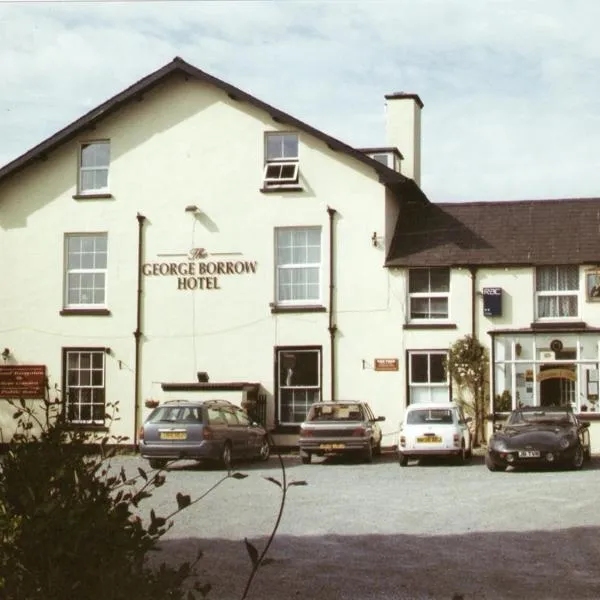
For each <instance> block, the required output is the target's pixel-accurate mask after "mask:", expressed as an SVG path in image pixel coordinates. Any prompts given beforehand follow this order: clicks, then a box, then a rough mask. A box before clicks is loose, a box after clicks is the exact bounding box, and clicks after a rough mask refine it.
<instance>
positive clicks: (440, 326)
mask: <svg viewBox="0 0 600 600" xmlns="http://www.w3.org/2000/svg"><path fill="white" fill-rule="evenodd" d="M402 329H457V325H456V323H405V324H404V325H403V326H402Z"/></svg>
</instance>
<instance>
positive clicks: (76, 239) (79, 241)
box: [65, 233, 107, 308]
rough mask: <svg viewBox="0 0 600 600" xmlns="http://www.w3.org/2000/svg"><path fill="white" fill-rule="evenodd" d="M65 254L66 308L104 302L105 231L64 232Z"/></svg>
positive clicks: (91, 305)
mask: <svg viewBox="0 0 600 600" xmlns="http://www.w3.org/2000/svg"><path fill="white" fill-rule="evenodd" d="M65 255H66V261H65V266H66V272H65V306H66V308H90V307H91V308H97V307H99V306H102V307H103V306H105V305H106V264H107V234H106V233H77V234H68V235H66V236H65Z"/></svg>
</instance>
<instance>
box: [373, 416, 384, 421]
mask: <svg viewBox="0 0 600 600" xmlns="http://www.w3.org/2000/svg"><path fill="white" fill-rule="evenodd" d="M375 421H385V417H377V418H376V419H375Z"/></svg>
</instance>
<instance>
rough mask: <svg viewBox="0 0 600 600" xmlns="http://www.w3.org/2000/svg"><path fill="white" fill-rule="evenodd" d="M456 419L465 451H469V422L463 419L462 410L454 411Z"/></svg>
mask: <svg viewBox="0 0 600 600" xmlns="http://www.w3.org/2000/svg"><path fill="white" fill-rule="evenodd" d="M456 417H457V421H458V426H459V428H460V433H461V436H462V439H463V440H464V442H465V449H466V450H467V451H469V450H471V430H470V429H469V421H468V420H467V419H466V418H465V414H464V412H463V411H462V408H458V409H456Z"/></svg>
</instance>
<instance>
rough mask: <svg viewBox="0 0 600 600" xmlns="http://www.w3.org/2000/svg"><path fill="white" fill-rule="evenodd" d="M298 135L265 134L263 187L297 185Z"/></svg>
mask: <svg viewBox="0 0 600 600" xmlns="http://www.w3.org/2000/svg"><path fill="white" fill-rule="evenodd" d="M298 170H299V169H298V134H296V133H267V134H266V136H265V168H264V172H263V182H264V185H265V187H282V186H297V185H298Z"/></svg>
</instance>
